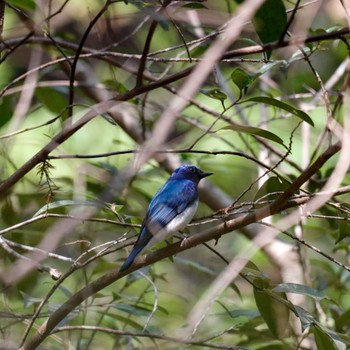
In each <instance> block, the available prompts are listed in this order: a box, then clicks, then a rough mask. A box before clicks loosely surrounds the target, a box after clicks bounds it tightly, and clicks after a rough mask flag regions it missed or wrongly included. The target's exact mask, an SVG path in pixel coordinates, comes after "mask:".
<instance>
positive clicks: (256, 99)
mask: <svg viewBox="0 0 350 350" xmlns="http://www.w3.org/2000/svg"><path fill="white" fill-rule="evenodd" d="M244 102H261V103H265V104H268V105H271V106H274V107H277V108H281V109H283V110H285V111H287V112H289V113H292V114H293V115H295V116H296V117H298V118H300V119H302V120H303V121H305V122H307V123H308V124H310V125H311V126H314V122H313V121H312V119H311V118H310V116H309V115H308V114H306V113H305V112H303V111H301V110H300V109H297V108H296V107H294V106H292V105H290V104H288V103H285V102H282V101H279V100H276V99H275V98H272V97H266V96H257V97H252V98H249V99H247V100H244V101H242V102H241V103H244Z"/></svg>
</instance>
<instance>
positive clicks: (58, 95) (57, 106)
mask: <svg viewBox="0 0 350 350" xmlns="http://www.w3.org/2000/svg"><path fill="white" fill-rule="evenodd" d="M35 97H36V98H37V99H38V100H39V101H40V102H41V103H42V104H43V105H44V106H45V107H46V108H47V109H48V110H49V111H50V112H52V113H54V114H57V115H58V114H60V113H62V112H63V111H64V109H65V108H66V107H67V97H66V96H65V94H64V93H63V92H62V89H58V88H39V89H36V90H35Z"/></svg>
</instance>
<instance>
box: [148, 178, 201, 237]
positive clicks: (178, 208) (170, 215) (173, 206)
mask: <svg viewBox="0 0 350 350" xmlns="http://www.w3.org/2000/svg"><path fill="white" fill-rule="evenodd" d="M196 199H197V188H196V186H195V185H194V184H193V182H192V181H184V180H181V181H171V182H167V183H166V184H165V185H164V186H163V187H162V188H161V190H160V191H159V192H158V193H157V194H156V195H155V196H154V198H153V199H152V201H151V203H150V205H149V208H148V211H147V213H146V217H145V220H144V222H143V225H144V226H146V227H147V228H148V229H149V230H151V231H152V233H153V234H155V233H156V232H157V231H159V230H160V229H161V228H163V227H164V226H166V225H167V224H168V223H169V222H170V221H172V220H173V219H174V218H175V217H176V216H177V215H179V214H181V213H182V212H183V211H184V210H185V209H186V208H187V207H188V206H189V205H191V204H192V203H193V202H194V201H195V200H196Z"/></svg>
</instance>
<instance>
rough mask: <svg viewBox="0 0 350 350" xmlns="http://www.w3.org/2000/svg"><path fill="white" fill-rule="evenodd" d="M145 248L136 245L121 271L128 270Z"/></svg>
mask: <svg viewBox="0 0 350 350" xmlns="http://www.w3.org/2000/svg"><path fill="white" fill-rule="evenodd" d="M143 248H144V247H140V246H139V247H137V246H135V247H134V249H133V250H132V251H131V253H130V254H129V256H128V257H127V259H126V260H125V261H124V264H123V265H122V266H121V267H120V269H119V271H120V272H122V271H125V270H127V269H128V268H129V267H130V266H131V264H132V263H133V262H134V260H135V258H136V257H137V256H138V255H139V254H140V252H141V250H142V249H143Z"/></svg>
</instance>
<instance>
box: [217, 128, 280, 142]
mask: <svg viewBox="0 0 350 350" xmlns="http://www.w3.org/2000/svg"><path fill="white" fill-rule="evenodd" d="M222 129H230V130H234V131H238V132H242V133H244V134H249V135H254V136H259V137H263V138H264V139H268V140H270V141H273V142H276V143H279V144H280V145H282V146H284V147H286V146H285V145H284V143H283V140H282V139H281V138H280V137H279V136H277V135H276V134H274V133H272V132H271V131H267V130H264V129H260V128H256V127H253V126H246V125H238V124H236V125H229V126H225V127H223V128H222ZM222 129H220V130H222Z"/></svg>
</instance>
